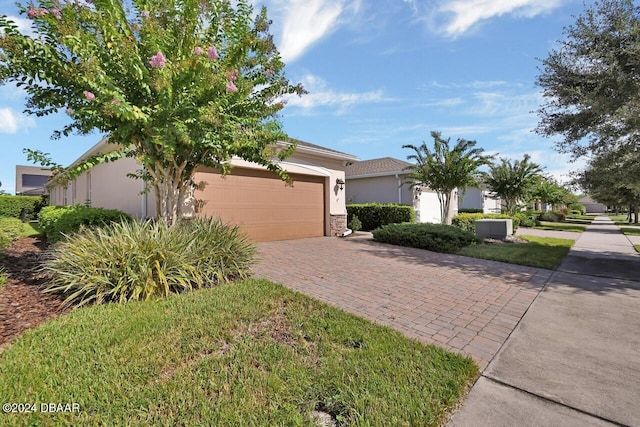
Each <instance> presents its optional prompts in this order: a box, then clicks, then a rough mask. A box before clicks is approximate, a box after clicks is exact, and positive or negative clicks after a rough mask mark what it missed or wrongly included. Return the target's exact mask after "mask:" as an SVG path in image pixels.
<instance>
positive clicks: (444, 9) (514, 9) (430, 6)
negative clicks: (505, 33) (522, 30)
mask: <svg viewBox="0 0 640 427" xmlns="http://www.w3.org/2000/svg"><path fill="white" fill-rule="evenodd" d="M566 1H567V0H432V1H426V2H418V1H417V0H404V2H405V3H407V4H408V5H409V7H410V8H411V10H412V12H413V14H414V16H416V18H417V19H418V20H419V21H423V22H426V23H427V24H428V26H429V27H431V28H432V29H433V30H435V31H437V32H440V33H444V35H446V36H448V37H454V38H455V37H458V36H460V35H462V34H464V33H466V32H467V31H470V30H472V29H473V28H474V27H476V26H477V25H478V24H479V23H481V22H483V21H487V20H489V19H491V18H494V17H500V16H504V15H510V16H514V17H520V18H533V17H535V16H537V15H540V14H542V13H545V12H549V11H551V10H553V9H555V8H557V7H559V6H560V5H561V3H562V2H566Z"/></svg>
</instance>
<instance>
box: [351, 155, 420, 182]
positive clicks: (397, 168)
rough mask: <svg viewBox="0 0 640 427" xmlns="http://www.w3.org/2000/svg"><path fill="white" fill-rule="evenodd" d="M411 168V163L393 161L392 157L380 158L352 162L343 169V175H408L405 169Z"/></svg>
mask: <svg viewBox="0 0 640 427" xmlns="http://www.w3.org/2000/svg"><path fill="white" fill-rule="evenodd" d="M407 166H411V163H409V162H405V161H404V160H398V159H394V158H393V157H382V158H380V159H371V160H363V161H360V162H354V163H353V164H351V165H348V166H347V167H346V168H345V175H346V176H347V177H349V176H359V175H376V174H392V173H409V171H406V170H405V169H406V168H407Z"/></svg>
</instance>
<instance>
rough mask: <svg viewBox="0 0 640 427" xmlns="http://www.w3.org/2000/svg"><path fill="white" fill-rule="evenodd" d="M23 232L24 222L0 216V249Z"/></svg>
mask: <svg viewBox="0 0 640 427" xmlns="http://www.w3.org/2000/svg"><path fill="white" fill-rule="evenodd" d="M22 233H24V223H23V222H22V221H20V220H19V219H18V218H0V249H2V248H4V247H5V246H7V245H9V244H10V243H11V242H13V241H14V240H17V239H18V237H20V236H21V235H22Z"/></svg>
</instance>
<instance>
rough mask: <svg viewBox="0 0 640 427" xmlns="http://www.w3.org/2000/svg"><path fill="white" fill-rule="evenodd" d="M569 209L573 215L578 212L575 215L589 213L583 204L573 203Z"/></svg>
mask: <svg viewBox="0 0 640 427" xmlns="http://www.w3.org/2000/svg"><path fill="white" fill-rule="evenodd" d="M568 207H569V209H570V210H571V212H572V213H573V212H576V213H575V214H574V215H584V213H585V212H586V211H587V208H585V206H584V205H583V204H582V203H577V202H576V203H571V204H570V205H569V206H568Z"/></svg>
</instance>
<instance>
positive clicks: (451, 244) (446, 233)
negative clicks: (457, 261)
mask: <svg viewBox="0 0 640 427" xmlns="http://www.w3.org/2000/svg"><path fill="white" fill-rule="evenodd" d="M373 239H374V240H375V241H377V242H382V243H391V244H393V245H399V246H409V247H413V248H419V249H427V250H429V251H434V252H444V253H456V252H458V251H459V250H460V249H462V248H464V247H465V246H469V245H471V244H474V243H480V242H482V239H480V238H479V237H477V236H476V235H474V234H473V233H470V232H468V231H465V230H461V229H460V228H458V227H454V226H451V225H442V224H428V223H420V224H408V223H405V224H389V225H387V226H384V227H382V228H379V229H377V230H374V231H373Z"/></svg>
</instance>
